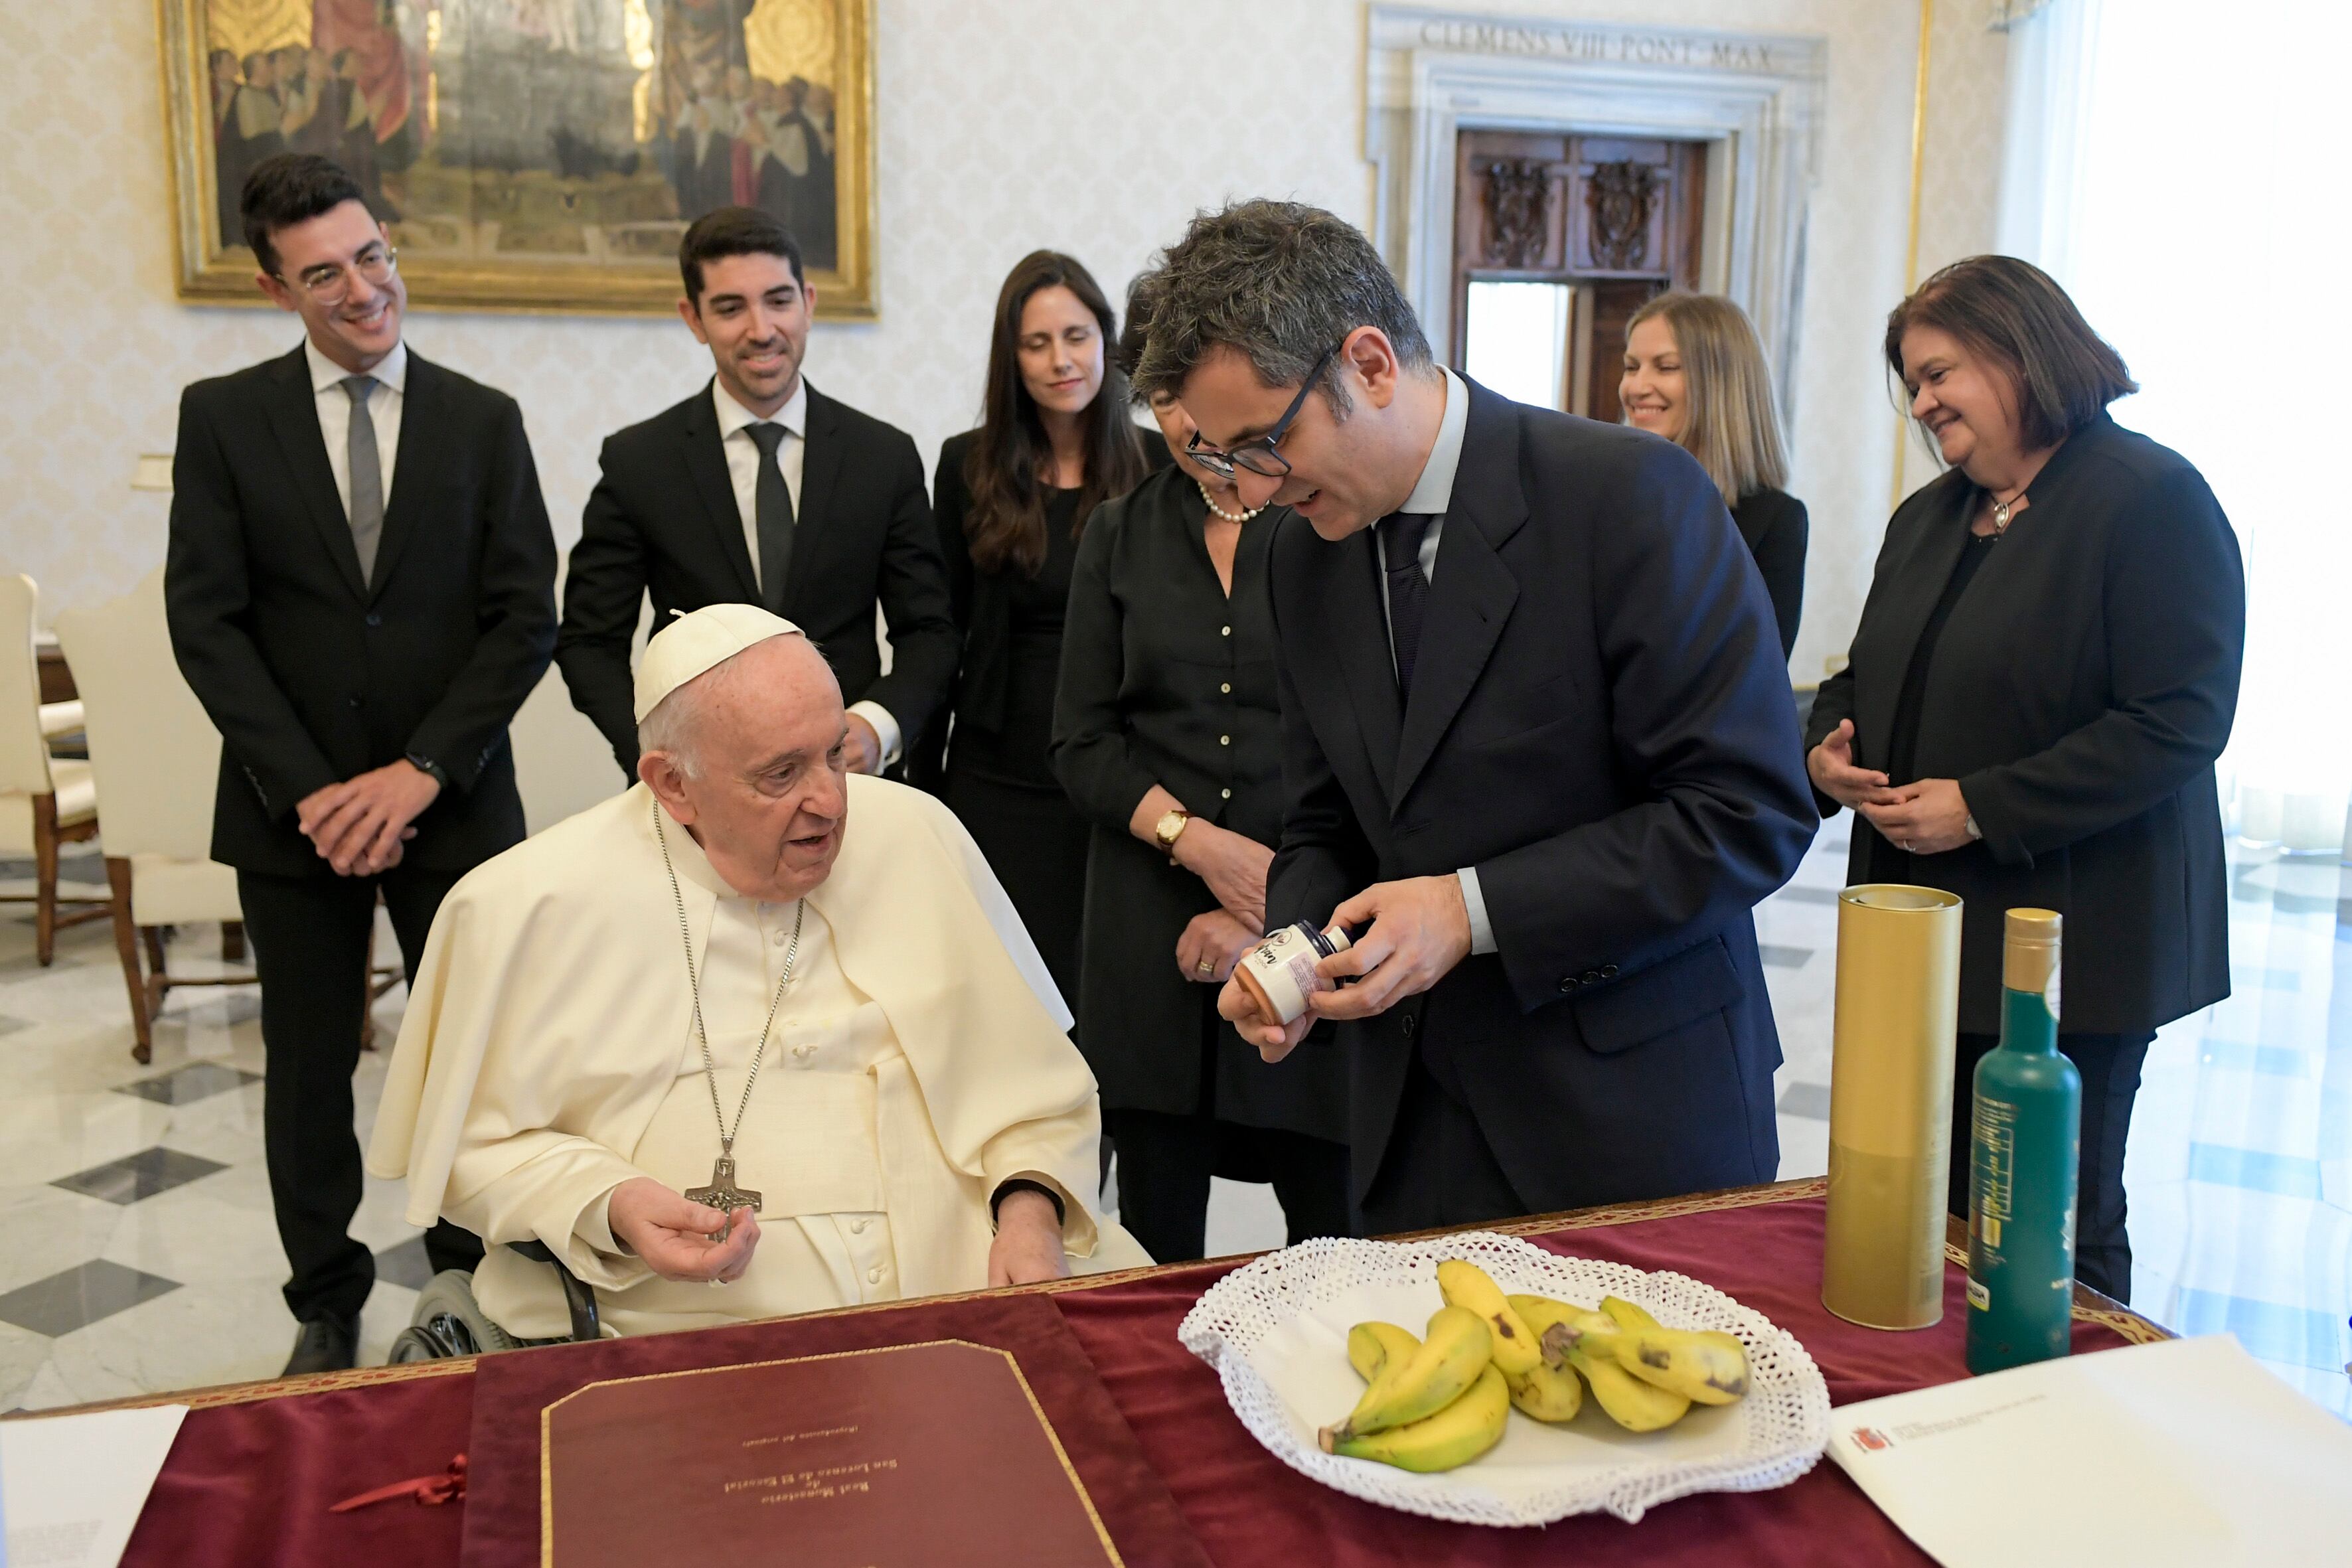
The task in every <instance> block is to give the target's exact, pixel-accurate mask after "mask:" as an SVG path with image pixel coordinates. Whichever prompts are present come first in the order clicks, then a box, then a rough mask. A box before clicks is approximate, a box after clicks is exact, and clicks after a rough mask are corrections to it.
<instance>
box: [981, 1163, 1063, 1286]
mask: <svg viewBox="0 0 2352 1568" xmlns="http://www.w3.org/2000/svg"><path fill="white" fill-rule="evenodd" d="M1069 1271H1070V1258H1069V1255H1068V1254H1067V1253H1066V1252H1064V1251H1063V1250H1062V1222H1061V1221H1060V1220H1058V1219H1056V1218H1055V1216H1054V1200H1053V1199H1051V1198H1049V1197H1047V1196H1046V1195H1045V1194H1043V1193H1033V1192H1031V1191H1029V1190H1028V1189H1027V1188H1025V1187H1024V1188H1023V1189H1022V1190H1021V1191H1019V1192H1016V1193H1007V1194H1004V1201H1003V1203H1001V1204H999V1205H996V1239H995V1240H994V1241H993V1242H992V1243H990V1244H989V1248H988V1282H989V1283H990V1284H991V1285H1027V1284H1031V1283H1034V1281H1036V1280H1039V1279H1061V1278H1062V1277H1063V1276H1065V1275H1066V1274H1068V1273H1069Z"/></svg>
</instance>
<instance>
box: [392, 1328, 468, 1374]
mask: <svg viewBox="0 0 2352 1568" xmlns="http://www.w3.org/2000/svg"><path fill="white" fill-rule="evenodd" d="M465 1353H466V1352H463V1351H461V1350H459V1349H457V1347H456V1346H455V1345H453V1344H451V1343H450V1342H448V1341H447V1340H445V1339H443V1338H442V1337H441V1336H440V1334H439V1333H438V1332H436V1331H434V1330H432V1329H418V1328H407V1329H403V1330H401V1331H400V1332H398V1333H397V1334H394V1336H393V1338H392V1353H391V1354H390V1355H388V1356H386V1357H384V1358H383V1364H384V1365H386V1366H406V1365H408V1364H409V1363H412V1362H420V1361H448V1360H451V1359H452V1358H454V1357H457V1356H460V1355H463V1354H465Z"/></svg>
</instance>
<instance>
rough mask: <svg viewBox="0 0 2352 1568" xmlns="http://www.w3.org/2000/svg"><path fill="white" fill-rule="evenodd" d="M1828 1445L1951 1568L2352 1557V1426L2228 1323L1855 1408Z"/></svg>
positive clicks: (1834, 1428)
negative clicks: (2200, 1333)
mask: <svg viewBox="0 0 2352 1568" xmlns="http://www.w3.org/2000/svg"><path fill="white" fill-rule="evenodd" d="M1829 1453H1830V1457H1831V1458H1832V1459H1835V1460H1836V1461H1837V1463H1838V1465H1839V1466H1840V1468H1843V1470H1844V1471H1845V1472H1846V1474H1848V1475H1850V1476H1852V1477H1853V1479H1854V1482H1855V1484H1856V1485H1858V1486H1860V1487H1861V1488H1862V1489H1863V1490H1864V1492H1865V1493H1867V1494H1868V1495H1869V1497H1870V1500H1871V1501H1873V1502H1874V1503H1876V1504H1877V1505H1878V1506H1879V1507H1880V1508H1881V1509H1883V1510H1885V1512H1886V1514H1887V1517H1888V1518H1890V1519H1892V1520H1894V1521H1895V1524H1896V1525H1898V1526H1899V1527H1900V1528H1901V1529H1902V1531H1903V1533H1904V1534H1906V1535H1907V1536H1909V1537H1910V1538H1911V1539H1912V1540H1913V1541H1915V1542H1918V1544H1919V1546H1920V1548H1921V1549H1922V1550H1924V1551H1925V1552H1927V1554H1928V1555H1930V1556H1932V1557H1933V1558H1935V1559H1936V1561H1937V1562H1938V1563H1942V1564H1944V1568H1980V1565H1981V1568H2019V1565H2020V1564H2023V1563H2129V1564H2131V1565H2132V1568H2171V1565H2172V1564H2179V1565H2180V1568H2192V1565H2193V1568H2233V1565H2236V1564H2245V1565H2246V1568H2256V1565H2258V1564H2259V1565H2260V1568H2284V1564H2288V1563H2295V1564H2311V1565H2313V1568H2318V1565H2320V1564H2352V1426H2346V1425H2345V1424H2344V1423H2343V1422H2341V1421H2338V1420H2336V1417H2335V1416H2333V1415H2329V1414H2328V1413H2327V1412H2326V1411H2325V1410H2323V1409H2321V1408H2320V1407H2319V1406H2318V1405H2315V1404H2313V1403H2312V1402H2311V1401H2310V1400H2308V1399H2305V1397H2304V1396H2303V1395H2302V1394H2298V1393H2296V1392H2295V1391H2294V1389H2292V1388H2289V1387H2288V1386H2287V1385H2286V1384H2284V1383H2282V1382H2280V1381H2279V1380H2278V1379H2277V1378H2275V1377H2273V1375H2271V1373H2268V1372H2266V1371H2264V1370H2263V1367H2262V1365H2261V1364H2260V1363H2257V1362H2256V1361H2255V1360H2254V1359H2253V1357H2252V1356H2250V1355H2248V1354H2247V1353H2246V1352H2245V1351H2244V1349H2243V1348H2242V1347H2241V1346H2240V1345H2239V1343H2238V1342H2237V1341H2236V1340H2235V1339H2233V1338H2231V1336H2229V1335H2227V1334H2216V1335H2211V1336H2210V1337H2206V1338H2200V1339H2191V1340H2168V1341H2166V1342H2163V1343H2160V1344H2152V1345H2134V1346H2130V1347H2128V1348H2126V1349H2122V1350H2112V1351H2100V1352H2095V1353H2093V1354H2090V1355H2078V1356H2068V1357H2065V1358H2063V1359H2061V1360H2058V1361H2048V1362H2042V1363H2037V1364H2035V1365H2032V1366H2024V1367H2019V1368H2016V1369H2015V1370H2013V1371H2011V1372H2002V1373H1992V1374H1991V1375H1990V1376H1986V1377H1978V1378H1969V1379H1965V1380H1963V1381H1961V1382H1958V1383H1948V1384H1940V1385H1939V1386H1937V1387H1934V1388H1922V1389H1918V1390H1916V1391H1914V1392H1913V1393H1910V1394H1892V1395H1889V1396H1888V1397H1886V1398H1884V1399H1868V1400H1864V1401H1861V1402H1860V1403H1858V1404H1853V1405H1841V1406H1839V1407H1838V1408H1837V1409H1835V1410H1832V1412H1831V1413H1830V1446H1829Z"/></svg>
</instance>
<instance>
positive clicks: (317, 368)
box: [302, 337, 408, 520]
mask: <svg viewBox="0 0 2352 1568" xmlns="http://www.w3.org/2000/svg"><path fill="white" fill-rule="evenodd" d="M302 357H303V359H304V360H306V361H308V362H309V363H310V391H311V394H312V401H313V402H315V403H316V404H317V405H318V407H319V434H320V436H322V437H325V438H326V442H327V467H329V468H332V469H333V470H334V471H335V499H336V500H340V501H341V502H342V503H343V516H344V518H345V519H346V520H349V518H350V517H351V515H352V451H351V439H352V395H351V394H350V393H348V392H345V391H344V390H343V378H344V377H345V376H348V375H351V374H353V373H352V372H351V371H348V370H345V369H344V368H343V367H342V366H341V365H339V364H337V363H335V362H334V361H333V360H331V359H329V358H328V357H327V356H326V355H325V354H322V353H320V352H319V345H318V344H316V343H314V342H311V341H310V339H309V338H307V337H306V338H304V339H303V340H302ZM357 374H362V375H372V376H373V377H375V379H376V389H375V390H374V391H373V392H371V393H369V394H368V422H369V423H370V424H372V425H373V426H375V455H376V471H377V472H378V473H379V474H381V475H383V495H382V496H380V497H378V498H377V499H378V500H381V501H382V502H383V505H384V507H385V508H386V509H387V510H389V509H390V507H391V505H392V468H393V461H394V458H398V457H399V456H400V409H401V405H402V404H403V403H404V402H406V401H407V394H408V345H407V344H406V343H405V342H398V343H394V344H393V345H392V352H391V353H388V354H386V355H384V356H383V359H382V360H380V361H378V362H377V363H376V365H375V368H373V370H366V371H361V372H358V373H357Z"/></svg>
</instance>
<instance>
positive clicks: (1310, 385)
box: [1184, 343, 1344, 483]
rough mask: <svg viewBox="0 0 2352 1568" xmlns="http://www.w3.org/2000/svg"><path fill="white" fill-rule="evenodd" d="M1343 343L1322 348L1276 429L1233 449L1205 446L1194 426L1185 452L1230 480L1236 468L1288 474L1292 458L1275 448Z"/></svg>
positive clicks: (1267, 476)
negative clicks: (1224, 450)
mask: <svg viewBox="0 0 2352 1568" xmlns="http://www.w3.org/2000/svg"><path fill="white" fill-rule="evenodd" d="M1342 346H1344V345H1342V344H1339V343H1333V344H1332V345H1331V346H1330V347H1329V348H1328V349H1326V350H1324V351H1323V357H1322V358H1321V359H1318V360H1317V361H1316V362H1315V368H1314V369H1313V370H1310V371H1308V372H1307V379H1306V380H1305V381H1302V382H1300V383H1299V384H1298V395H1297V396H1296V397H1294V398H1292V399H1291V400H1290V406H1289V407H1287V408H1286V409H1284V410H1283V411H1282V417H1281V418H1279V419H1277V420H1276V421H1275V422H1274V428H1273V429H1271V430H1269V431H1267V432H1266V433H1265V435H1263V436H1260V437H1256V438H1255V440H1250V441H1244V442H1243V443H1242V444H1241V445H1240V446H1238V447H1234V449H1233V450H1232V451H1230V452H1221V451H1219V450H1217V448H1216V447H1203V446H1202V445H1201V432H1200V431H1198V430H1194V431H1193V432H1192V440H1190V441H1188V442H1186V443H1185V444H1184V455H1185V456H1186V457H1188V458H1192V460H1193V461H1194V462H1196V463H1198V464H1200V465H1201V467H1202V468H1206V469H1208V470H1209V472H1211V473H1213V474H1214V475H1216V476H1217V478H1219V479H1223V480H1226V481H1227V482H1229V483H1230V482H1231V481H1232V479H1233V477H1234V469H1235V468H1247V469H1248V470H1249V471H1250V472H1251V473H1253V474H1255V475H1257V476H1258V477H1259V478H1260V479H1287V478H1289V477H1290V461H1289V459H1288V458H1285V457H1284V456H1283V455H1282V454H1281V453H1280V452H1278V451H1276V450H1275V448H1276V447H1278V446H1279V445H1281V443H1282V438H1283V437H1285V436H1286V435H1288V434H1289V433H1290V422H1291V421H1292V420H1294V419H1296V418H1297V417H1298V411H1299V410H1300V409H1302V408H1304V407H1306V406H1307V394H1308V393H1310V392H1312V391H1314V390H1315V384H1316V383H1317V382H1318V381H1320V380H1322V379H1323V369H1324V367H1325V366H1326V365H1328V364H1329V363H1331V359H1332V356H1333V355H1335V354H1337V353H1339V350H1340V348H1341V347H1342Z"/></svg>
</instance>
